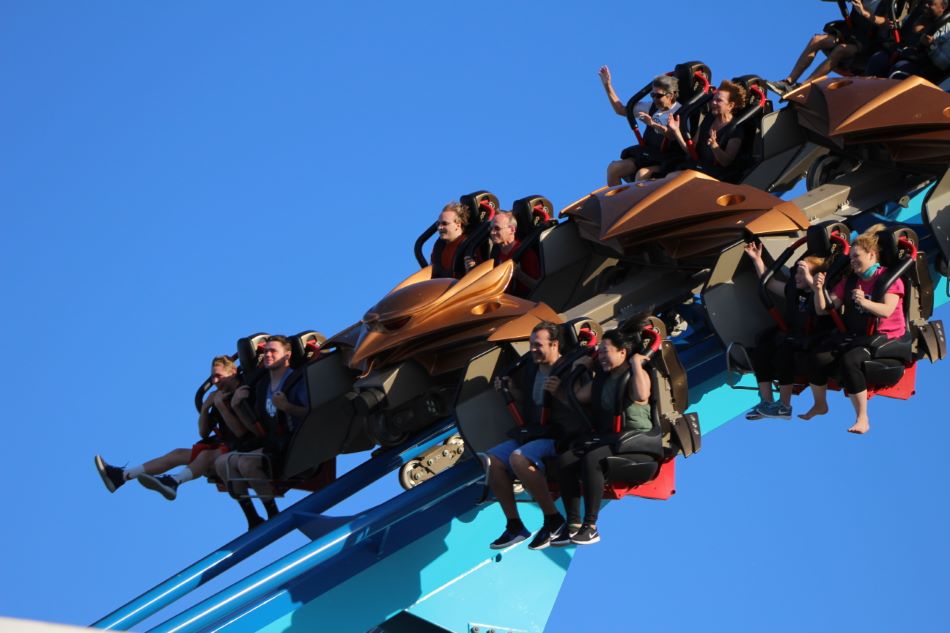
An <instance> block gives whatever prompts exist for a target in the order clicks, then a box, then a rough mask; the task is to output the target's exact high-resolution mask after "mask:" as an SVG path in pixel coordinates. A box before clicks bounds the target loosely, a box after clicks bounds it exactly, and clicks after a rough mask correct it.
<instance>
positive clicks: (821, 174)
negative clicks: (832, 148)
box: [805, 154, 860, 191]
mask: <svg viewBox="0 0 950 633" xmlns="http://www.w3.org/2000/svg"><path fill="white" fill-rule="evenodd" d="M859 166H860V163H856V162H855V161H853V160H851V159H850V158H846V157H844V156H835V155H834V154H827V155H825V156H822V157H821V158H819V159H818V160H816V161H815V162H814V163H812V164H811V166H810V167H809V168H808V171H807V172H806V173H805V188H806V189H808V191H811V190H812V189H815V188H816V187H820V186H822V185H824V184H827V183H829V182H831V181H832V180H835V179H836V178H838V177H839V176H842V175H844V174H847V173H848V172H852V171H854V170H855V169H857V168H858V167H859Z"/></svg>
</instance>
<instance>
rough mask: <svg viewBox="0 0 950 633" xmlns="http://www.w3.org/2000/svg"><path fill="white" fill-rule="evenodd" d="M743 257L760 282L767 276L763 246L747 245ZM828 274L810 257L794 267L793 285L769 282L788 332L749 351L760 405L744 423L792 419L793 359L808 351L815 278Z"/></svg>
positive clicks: (818, 259) (822, 261)
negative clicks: (782, 300) (775, 397)
mask: <svg viewBox="0 0 950 633" xmlns="http://www.w3.org/2000/svg"><path fill="white" fill-rule="evenodd" d="M745 254H746V255H748V256H749V259H751V260H752V264H753V265H754V266H755V272H756V273H757V274H758V275H759V278H762V277H763V276H764V275H765V273H766V268H765V262H763V261H762V243H761V242H750V243H748V244H746V246H745ZM825 270H827V264H826V262H825V259H824V258H821V257H817V256H814V255H810V256H808V257H804V258H802V259H801V260H800V261H799V262H798V264H797V265H796V266H795V278H794V285H793V286H787V285H786V284H784V283H782V282H780V281H778V280H777V279H774V278H773V279H770V280H769V283H768V290H769V291H771V292H772V293H774V294H777V295H779V296H784V297H785V299H786V301H785V322H786V324H787V325H788V330H787V331H781V330H780V331H778V332H774V333H772V336H768V337H766V338H763V339H762V340H761V341H759V344H758V345H756V346H755V347H754V348H752V349H751V350H750V354H751V356H752V358H751V360H752V367H753V369H754V370H755V379H756V382H758V385H759V398H760V402H759V404H757V405H756V406H755V407H753V408H752V410H751V411H749V413H748V414H747V415H746V419H747V420H758V419H760V418H782V419H784V420H788V419H790V418H791V417H792V391H793V388H794V383H795V356H796V354H800V353H801V352H804V351H806V350H807V349H808V347H809V344H810V343H811V334H812V331H813V329H814V326H815V325H816V323H815V320H816V319H815V316H816V315H815V301H814V299H813V296H812V295H813V294H814V283H815V279H814V275H815V274H816V273H819V272H824V271H825ZM773 380H777V381H778V390H779V401H778V402H774V401H773V396H772V381H773Z"/></svg>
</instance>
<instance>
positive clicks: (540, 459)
mask: <svg viewBox="0 0 950 633" xmlns="http://www.w3.org/2000/svg"><path fill="white" fill-rule="evenodd" d="M515 453H518V454H519V455H522V456H524V457H526V458H527V459H528V461H530V462H531V463H532V464H534V465H535V467H537V469H538V470H540V471H541V472H542V473H543V472H544V460H545V458H547V457H554V456H556V455H557V452H556V451H555V450H554V440H549V439H540V440H532V441H530V442H528V443H527V444H524V445H519V444H518V442H517V441H516V440H508V441H507V442H502V443H501V444H498V445H497V446H494V447H492V448H490V449H488V454H489V455H490V456H492V457H494V458H495V459H497V460H499V461H501V462H503V463H504V464H505V467H506V468H507V469H508V472H509V473H512V474H514V473H513V472H512V470H511V464H510V460H511V456H512V455H514V454H515Z"/></svg>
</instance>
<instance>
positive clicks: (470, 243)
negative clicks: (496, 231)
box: [453, 191, 501, 265]
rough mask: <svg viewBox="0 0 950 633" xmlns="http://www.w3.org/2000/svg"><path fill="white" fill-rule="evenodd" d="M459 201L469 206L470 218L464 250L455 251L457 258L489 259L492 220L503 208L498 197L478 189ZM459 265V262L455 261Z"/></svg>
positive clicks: (454, 263)
mask: <svg viewBox="0 0 950 633" xmlns="http://www.w3.org/2000/svg"><path fill="white" fill-rule="evenodd" d="M459 202H461V203H462V204H464V205H465V206H466V207H468V211H469V220H468V227H467V228H466V229H465V235H466V236H467V237H466V241H465V248H464V250H460V251H458V252H456V253H455V258H456V260H458V258H460V257H475V258H476V259H479V260H481V261H484V260H486V259H488V253H489V251H491V243H490V242H489V241H488V236H489V234H490V233H491V221H492V219H493V218H494V217H495V214H496V213H498V211H499V210H501V203H499V201H498V197H497V196H496V195H495V194H493V193H491V192H490V191H476V192H474V193H470V194H466V195H464V196H462V197H460V198H459ZM453 265H457V262H453Z"/></svg>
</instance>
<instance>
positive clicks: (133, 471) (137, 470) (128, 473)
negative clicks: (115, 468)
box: [123, 464, 145, 481]
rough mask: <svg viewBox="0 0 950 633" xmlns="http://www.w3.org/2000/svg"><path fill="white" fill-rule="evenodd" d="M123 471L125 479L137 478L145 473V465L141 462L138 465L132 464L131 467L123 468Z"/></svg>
mask: <svg viewBox="0 0 950 633" xmlns="http://www.w3.org/2000/svg"><path fill="white" fill-rule="evenodd" d="M123 473H124V474H125V480H126V481H129V480H130V479H135V478H136V477H138V476H139V475H143V474H145V467H143V466H142V464H139V465H138V466H132V467H131V468H125V469H123Z"/></svg>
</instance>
